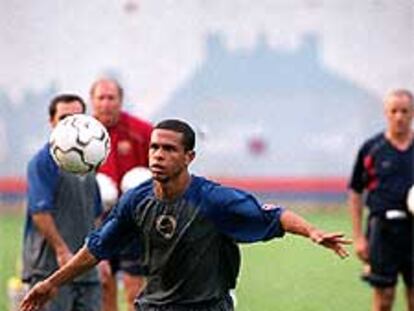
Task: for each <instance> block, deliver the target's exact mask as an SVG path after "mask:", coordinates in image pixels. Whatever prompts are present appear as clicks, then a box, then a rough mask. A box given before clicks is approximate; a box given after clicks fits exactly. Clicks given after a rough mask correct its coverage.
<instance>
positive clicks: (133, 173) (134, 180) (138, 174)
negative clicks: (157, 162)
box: [121, 166, 152, 193]
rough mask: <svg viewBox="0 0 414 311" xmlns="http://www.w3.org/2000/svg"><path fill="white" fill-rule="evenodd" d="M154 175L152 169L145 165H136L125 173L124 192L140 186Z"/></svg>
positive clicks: (122, 182) (123, 179)
mask: <svg viewBox="0 0 414 311" xmlns="http://www.w3.org/2000/svg"><path fill="white" fill-rule="evenodd" d="M151 177H152V174H151V171H150V170H149V169H148V168H146V167H143V166H136V167H134V168H132V169H130V170H129V171H128V172H126V173H125V175H124V177H122V180H121V191H122V193H125V192H127V191H128V190H129V189H132V188H134V187H137V186H139V185H140V184H142V183H143V182H144V181H147V180H148V179H150V178H151Z"/></svg>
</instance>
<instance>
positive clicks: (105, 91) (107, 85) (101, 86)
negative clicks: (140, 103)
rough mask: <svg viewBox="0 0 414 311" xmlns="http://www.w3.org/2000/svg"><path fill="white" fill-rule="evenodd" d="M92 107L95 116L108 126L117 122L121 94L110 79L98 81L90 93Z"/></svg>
mask: <svg viewBox="0 0 414 311" xmlns="http://www.w3.org/2000/svg"><path fill="white" fill-rule="evenodd" d="M91 101H92V109H93V112H94V115H95V117H96V118H97V119H98V120H99V121H101V122H102V124H103V125H105V126H107V127H109V126H112V125H114V124H116V123H117V122H118V119H119V114H120V112H121V95H120V94H119V90H118V87H117V86H116V84H115V83H113V82H112V81H101V82H99V83H98V84H97V85H96V86H95V89H94V91H93V94H91Z"/></svg>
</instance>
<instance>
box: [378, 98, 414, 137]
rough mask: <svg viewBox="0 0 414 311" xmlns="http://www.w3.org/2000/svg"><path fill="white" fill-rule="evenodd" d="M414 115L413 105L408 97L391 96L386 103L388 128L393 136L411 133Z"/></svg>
mask: <svg viewBox="0 0 414 311" xmlns="http://www.w3.org/2000/svg"><path fill="white" fill-rule="evenodd" d="M413 114H414V109H413V103H412V102H411V101H410V98H409V97H408V96H390V97H389V98H388V99H387V101H386V103H385V116H386V118H387V122H388V128H389V130H390V131H391V132H392V133H393V134H397V135H401V134H407V133H409V132H410V131H411V122H412V120H413Z"/></svg>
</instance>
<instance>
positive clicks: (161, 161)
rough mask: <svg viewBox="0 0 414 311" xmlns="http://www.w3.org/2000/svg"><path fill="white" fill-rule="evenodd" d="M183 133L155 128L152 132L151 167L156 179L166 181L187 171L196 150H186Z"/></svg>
mask: <svg viewBox="0 0 414 311" xmlns="http://www.w3.org/2000/svg"><path fill="white" fill-rule="evenodd" d="M182 139H183V134H182V133H178V132H174V131H170V130H164V129H155V130H154V131H153V132H152V134H151V142H150V148H149V167H150V170H151V173H152V176H153V178H154V179H155V180H156V181H159V182H163V183H166V182H168V181H170V180H173V179H175V178H177V177H178V176H180V175H181V174H182V173H185V172H187V167H188V165H189V164H190V163H191V161H192V160H193V159H194V151H185V149H184V146H183V143H182Z"/></svg>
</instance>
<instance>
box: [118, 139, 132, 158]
mask: <svg viewBox="0 0 414 311" xmlns="http://www.w3.org/2000/svg"><path fill="white" fill-rule="evenodd" d="M117 148H118V153H119V154H123V155H125V154H128V153H131V151H132V144H131V142H130V141H129V140H121V141H119V142H118V145H117Z"/></svg>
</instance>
